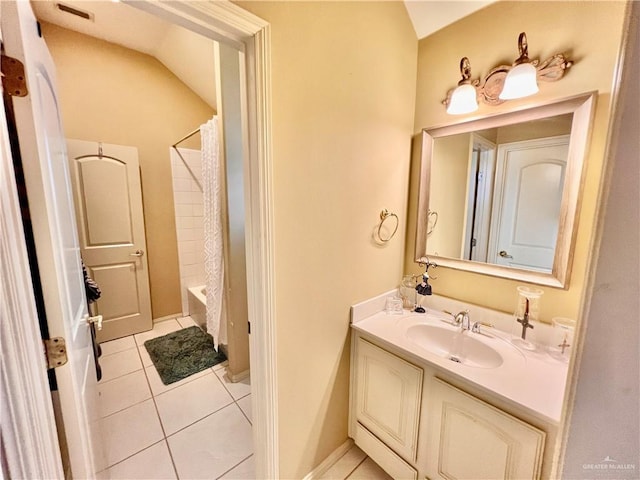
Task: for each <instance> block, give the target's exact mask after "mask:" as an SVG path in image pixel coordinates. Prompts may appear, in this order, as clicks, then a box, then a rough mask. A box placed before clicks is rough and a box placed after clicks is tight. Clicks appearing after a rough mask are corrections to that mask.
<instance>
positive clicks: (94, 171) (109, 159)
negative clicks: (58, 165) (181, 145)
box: [67, 140, 153, 342]
mask: <svg viewBox="0 0 640 480" xmlns="http://www.w3.org/2000/svg"><path fill="white" fill-rule="evenodd" d="M67 148H68V150H69V152H68V153H69V163H70V171H71V180H72V184H73V191H74V200H75V208H76V219H77V224H78V237H79V239H80V254H81V256H82V259H83V260H84V263H85V265H86V267H87V270H88V272H89V275H90V276H91V277H92V278H93V279H94V280H95V281H96V282H97V283H98V286H99V287H100V289H101V291H102V296H101V297H100V299H99V300H98V301H97V302H96V303H95V304H94V305H95V307H94V308H95V312H94V314H96V315H102V316H103V328H102V330H101V331H99V332H97V334H98V341H99V342H105V341H108V340H112V339H114V338H119V337H123V336H127V335H132V334H134V333H139V332H143V331H146V330H150V329H151V328H152V327H153V322H152V318H151V296H150V291H149V275H148V266H147V253H146V248H147V247H146V239H145V232H144V214H143V207H142V189H141V185H140V168H139V164H138V150H137V149H136V148H135V147H127V146H121V145H110V144H102V143H98V142H87V141H80V140H67Z"/></svg>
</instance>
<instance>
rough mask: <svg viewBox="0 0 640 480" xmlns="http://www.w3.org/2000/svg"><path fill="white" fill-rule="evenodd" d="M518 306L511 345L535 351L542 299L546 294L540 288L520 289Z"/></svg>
mask: <svg viewBox="0 0 640 480" xmlns="http://www.w3.org/2000/svg"><path fill="white" fill-rule="evenodd" d="M517 290H518V304H517V305H516V310H515V312H514V314H513V316H514V317H515V318H514V323H513V329H512V331H511V343H513V344H514V345H517V346H518V347H521V348H524V349H525V350H535V349H536V343H535V335H536V331H535V327H536V324H537V322H538V320H539V318H540V297H541V296H542V294H543V293H544V291H542V290H541V289H539V288H532V287H518V288H517Z"/></svg>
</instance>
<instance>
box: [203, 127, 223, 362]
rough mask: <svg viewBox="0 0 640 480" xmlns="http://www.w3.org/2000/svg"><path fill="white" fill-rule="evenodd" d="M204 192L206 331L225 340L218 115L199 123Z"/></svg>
mask: <svg viewBox="0 0 640 480" xmlns="http://www.w3.org/2000/svg"><path fill="white" fill-rule="evenodd" d="M200 134H201V135H200V137H201V138H202V184H203V192H202V193H203V195H204V271H205V281H206V287H207V289H206V292H207V332H208V333H209V334H210V335H211V336H212V337H213V343H214V346H215V348H216V350H217V349H218V345H220V344H225V343H226V342H227V339H226V321H224V318H223V316H224V301H223V297H224V255H223V250H222V241H223V232H222V200H223V199H222V168H221V165H220V152H219V142H218V117H216V116H214V117H213V118H212V119H211V120H209V121H208V122H207V123H205V124H204V125H202V126H201V127H200Z"/></svg>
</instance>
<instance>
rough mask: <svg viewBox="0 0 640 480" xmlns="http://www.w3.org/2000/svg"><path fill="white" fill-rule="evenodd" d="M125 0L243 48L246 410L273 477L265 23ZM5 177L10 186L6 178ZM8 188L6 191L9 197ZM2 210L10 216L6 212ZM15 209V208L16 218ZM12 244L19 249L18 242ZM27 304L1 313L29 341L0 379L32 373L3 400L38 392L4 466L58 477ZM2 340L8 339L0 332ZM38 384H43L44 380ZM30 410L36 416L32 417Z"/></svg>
mask: <svg viewBox="0 0 640 480" xmlns="http://www.w3.org/2000/svg"><path fill="white" fill-rule="evenodd" d="M126 3H130V4H131V5H133V6H134V7H137V8H140V9H142V10H144V11H147V12H149V13H152V14H154V15H157V16H159V17H161V18H164V19H165V20H167V21H169V22H171V23H176V24H179V25H181V26H183V27H185V28H188V29H191V30H194V31H196V32H198V33H200V34H202V35H205V36H207V37H209V38H212V39H213V40H216V41H219V42H221V43H225V44H227V45H231V46H234V47H235V48H238V49H239V50H242V51H243V52H244V53H245V59H246V65H245V72H246V78H245V83H244V85H243V92H242V93H243V97H244V100H245V102H244V104H245V105H246V106H247V107H246V112H245V115H246V119H245V120H246V124H247V125H248V135H247V136H246V138H245V142H246V145H247V146H248V149H247V152H248V156H247V160H246V163H245V176H246V179H247V182H246V191H245V205H246V213H245V222H246V254H247V297H248V306H249V321H250V322H251V323H252V324H253V328H252V334H251V336H250V349H251V372H252V390H253V394H252V408H253V415H254V418H255V421H254V424H253V437H254V445H255V458H256V475H257V477H258V478H278V477H279V472H278V471H279V461H278V458H279V452H278V409H277V384H276V382H277V375H276V373H277V369H276V336H275V334H276V332H275V277H274V236H273V217H274V214H273V200H272V198H273V187H272V153H271V152H272V142H271V84H270V79H271V63H270V54H271V53H270V52H271V39H270V26H269V24H268V23H267V22H265V21H264V20H262V19H260V18H258V17H256V16H255V15H253V14H251V13H249V12H247V11H245V10H243V9H242V8H240V7H238V6H236V5H234V4H232V3H231V2H227V1H225V2H221V1H218V2H198V1H185V2H173V3H171V4H168V3H160V2H153V1H149V0H145V1H142V2H126ZM0 13H1V12H0ZM1 126H2V135H3V138H4V137H6V131H7V129H6V125H1ZM10 159H11V157H10V156H7V155H6V153H5V152H3V157H2V160H3V173H4V170H5V168H4V166H5V163H6V162H10V161H11V160H10ZM3 180H5V179H3ZM8 182H9V183H11V180H8ZM14 187H15V185H14ZM3 192H4V189H3ZM10 193H11V192H10V191H8V194H10ZM16 209H17V210H16ZM5 211H6V213H8V215H7V216H6V217H5V215H4V214H5ZM2 213H3V222H5V224H4V225H3V232H6V231H7V229H12V230H11V231H12V232H13V231H15V232H19V231H21V227H22V225H21V219H20V216H19V208H18V207H17V205H15V204H12V203H8V204H7V205H5V203H3V205H2ZM16 213H18V215H17V216H16ZM5 220H6V221H5ZM5 226H6V227H7V229H5ZM21 239H23V237H19V238H18V240H21ZM12 240H13V241H16V236H13V238H12V239H10V238H4V237H2V242H3V244H2V247H3V249H4V247H5V243H4V242H5V241H6V242H7V243H8V242H9V241H12ZM18 247H19V248H20V247H22V248H24V241H22V242H21V243H20V245H18ZM3 251H4V250H3ZM7 263H8V264H7V268H14V267H15V268H18V263H19V261H18V258H17V257H14V256H13V253H12V255H11V258H9V259H8V262H7ZM3 265H4V258H3ZM9 265H10V267H9ZM23 273H24V272H23ZM5 278H6V277H5ZM8 278H10V279H11V281H12V282H13V280H14V279H15V281H16V282H20V283H24V282H25V279H24V277H23V276H22V277H21V276H20V275H17V276H13V277H8ZM18 285H19V283H18V284H13V283H11V284H9V285H8V287H14V288H17V287H18ZM3 287H4V284H3ZM3 293H4V292H3ZM33 302H34V296H33V293H32V291H31V292H29V291H27V290H25V295H24V298H21V299H20V300H19V302H18V303H19V304H18V305H16V308H11V311H9V312H7V318H6V320H7V321H4V320H5V318H3V322H1V323H2V325H3V327H2V328H3V331H4V329H5V327H6V328H7V329H8V328H11V330H12V331H13V333H14V334H15V335H16V338H21V337H24V338H28V339H29V344H30V347H29V348H26V349H25V350H24V352H23V354H22V355H15V356H11V357H8V358H7V361H6V362H4V363H3V365H2V367H1V368H2V372H1V373H2V378H3V379H5V378H7V377H8V376H9V375H11V373H12V372H17V371H22V372H32V375H23V376H22V377H20V378H17V377H16V376H15V375H13V377H12V382H14V384H16V388H12V389H6V390H5V388H4V387H5V386H6V385H7V382H6V381H5V382H3V393H2V395H3V397H5V396H6V397H7V400H8V401H9V402H13V403H19V402H21V401H24V397H23V396H21V395H20V393H19V392H21V391H23V390H25V389H26V390H27V391H32V392H39V394H36V397H37V398H34V399H33V405H32V410H31V411H24V410H20V409H16V410H13V411H12V412H11V415H12V417H13V418H14V422H13V423H12V424H11V425H7V426H6V428H5V426H3V438H5V439H6V443H5V445H6V448H5V451H4V452H3V453H4V454H5V455H6V458H7V462H8V463H10V464H21V465H22V467H21V469H22V471H23V472H24V473H25V475H23V476H24V477H36V476H40V477H60V455H59V450H58V449H59V447H58V445H57V442H55V438H51V431H52V429H53V430H55V424H54V423H53V414H52V411H51V407H50V405H51V399H50V395H49V392H48V391H43V375H42V374H41V373H42V370H43V369H44V366H43V365H42V356H41V355H42V352H41V350H40V349H39V348H38V347H39V340H37V339H35V340H34V339H33V335H32V334H33V331H34V328H35V329H37V319H36V317H33V316H31V321H25V319H24V318H20V316H21V312H22V311H24V310H21V309H20V307H24V308H25V309H26V311H29V308H30V305H31V306H32V305H33ZM32 313H33V312H32ZM3 317H4V312H3ZM34 324H35V327H34ZM3 338H6V337H5V336H4V335H3ZM9 364H10V365H9ZM34 365H41V367H40V368H38V369H37V370H38V372H40V373H37V372H36V373H33V370H34V368H33V366H34ZM44 385H45V386H46V382H45V383H44ZM47 397H49V398H47ZM34 412H37V413H36V414H34ZM38 437H39V438H40V439H41V441H40V442H35V441H32V442H31V444H30V446H29V447H27V448H26V449H25V448H22V449H21V448H17V446H18V445H24V444H25V443H24V442H25V440H24V439H25V438H30V439H32V440H34V438H38ZM34 472H40V473H34Z"/></svg>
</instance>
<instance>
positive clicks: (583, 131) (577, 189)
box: [415, 92, 597, 289]
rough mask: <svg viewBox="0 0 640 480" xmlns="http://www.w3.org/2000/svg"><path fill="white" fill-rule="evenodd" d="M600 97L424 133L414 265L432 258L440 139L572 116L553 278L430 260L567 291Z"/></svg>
mask: <svg viewBox="0 0 640 480" xmlns="http://www.w3.org/2000/svg"><path fill="white" fill-rule="evenodd" d="M596 95H597V93H596V92H591V93H587V94H583V95H579V96H575V97H570V98H567V99H564V100H560V101H554V102H550V103H545V104H541V105H536V106H533V107H523V108H521V109H517V110H515V111H511V112H507V113H502V114H497V115H490V116H486V117H483V118H479V119H474V120H471V121H466V122H461V123H456V124H451V125H445V126H440V127H435V128H427V129H424V130H423V131H422V156H421V159H422V161H421V168H420V182H419V185H420V186H419V193H418V222H417V228H416V248H415V261H416V262H418V261H419V259H420V258H421V257H424V256H427V235H428V214H429V188H430V181H431V161H432V153H433V144H434V140H435V139H436V138H439V137H446V136H449V135H457V134H460V133H469V132H473V131H477V130H484V129H488V128H495V127H500V126H504V125H513V124H518V123H522V122H528V121H532V120H539V119H542V118H548V117H553V116H557V115H563V114H568V113H572V114H573V120H572V123H571V136H570V139H569V153H568V158H567V167H566V174H565V180H564V185H563V193H562V202H561V206H560V222H559V228H558V238H557V242H556V251H555V256H554V259H553V268H552V270H551V273H543V272H535V271H528V270H522V269H518V268H513V267H505V266H501V265H494V264H486V263H481V262H473V261H469V260H460V259H456V258H450V257H441V256H437V255H433V254H429V255H428V257H429V259H431V260H434V261H435V262H436V263H437V264H438V265H441V266H444V267H450V268H454V269H457V270H464V271H468V272H475V273H480V274H484V275H491V276H495V277H501V278H508V279H512V280H518V281H523V282H528V283H533V284H538V285H546V286H550V287H558V288H564V289H566V288H568V287H569V277H570V273H571V266H572V263H573V249H574V247H575V239H576V234H577V225H578V216H579V210H580V198H581V192H582V177H583V170H584V164H585V157H586V154H587V146H588V143H589V139H590V133H591V124H592V118H593V113H594V111H595V109H594V104H595V100H596Z"/></svg>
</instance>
